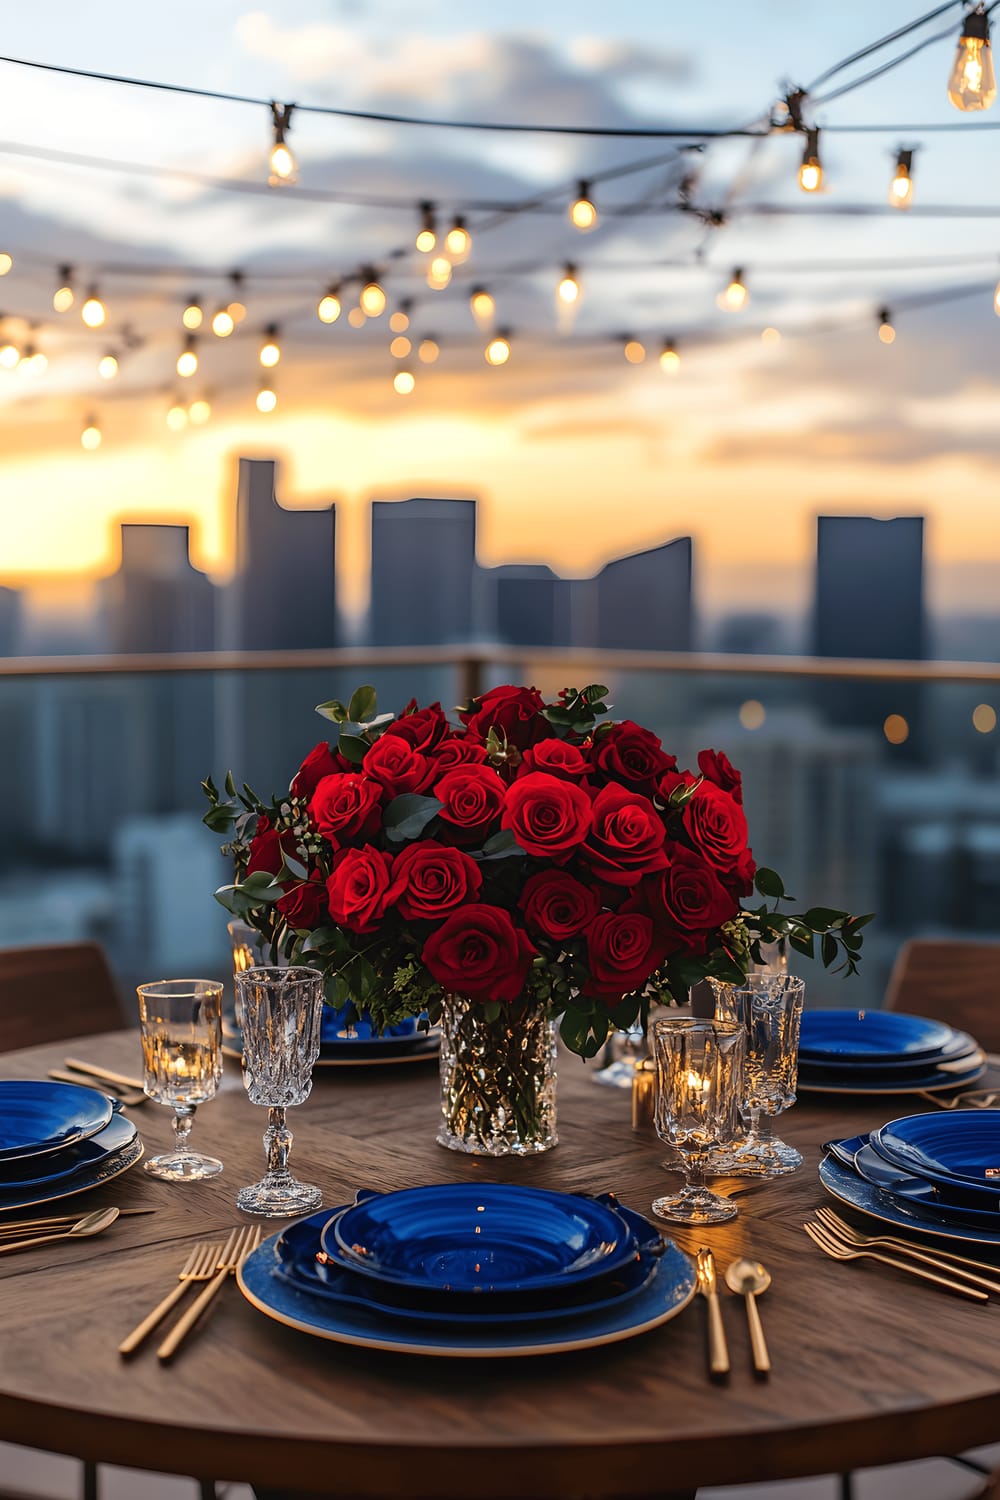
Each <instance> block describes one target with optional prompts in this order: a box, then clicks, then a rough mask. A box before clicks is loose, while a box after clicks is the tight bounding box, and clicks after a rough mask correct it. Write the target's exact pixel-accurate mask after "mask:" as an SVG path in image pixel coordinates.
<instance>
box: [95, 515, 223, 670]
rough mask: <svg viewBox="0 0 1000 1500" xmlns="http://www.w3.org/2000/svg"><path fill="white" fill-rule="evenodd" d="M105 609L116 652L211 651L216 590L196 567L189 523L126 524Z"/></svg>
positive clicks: (105, 596) (105, 584)
mask: <svg viewBox="0 0 1000 1500" xmlns="http://www.w3.org/2000/svg"><path fill="white" fill-rule="evenodd" d="M121 544H122V552H121V563H120V565H119V568H118V571H117V572H116V573H112V575H111V577H110V578H107V579H105V580H104V582H103V584H102V587H101V608H102V612H103V614H104V623H105V631H106V637H107V642H108V649H109V650H110V651H112V652H128V653H131V652H145V651H211V649H212V647H213V646H214V644H215V588H214V586H213V584H212V583H211V581H210V580H209V579H208V578H206V576H205V574H204V573H199V572H198V570H197V569H196V568H193V567H192V566H191V561H190V557H189V553H188V547H189V531H188V528H187V527H186V526H161V525H147V524H145V523H137V522H125V523H123V525H122V527H121Z"/></svg>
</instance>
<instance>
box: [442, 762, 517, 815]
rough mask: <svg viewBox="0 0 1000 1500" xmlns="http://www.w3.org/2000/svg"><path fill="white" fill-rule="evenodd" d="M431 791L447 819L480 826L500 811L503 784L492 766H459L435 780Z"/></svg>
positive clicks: (502, 798) (504, 790)
mask: <svg viewBox="0 0 1000 1500" xmlns="http://www.w3.org/2000/svg"><path fill="white" fill-rule="evenodd" d="M434 795H435V797H437V799H438V801H439V802H440V803H441V812H440V816H441V817H442V818H443V819H444V820H445V822H446V823H453V824H454V825H455V826H456V827H457V828H465V829H481V828H484V827H485V826H486V825H487V824H488V823H492V822H493V820H494V819H495V818H496V817H498V815H499V814H500V812H501V810H502V808H503V804H504V796H505V795H506V788H505V787H504V784H503V782H502V781H501V780H500V777H499V776H498V775H497V773H496V771H494V770H493V769H492V767H491V766H460V767H459V768H458V769H457V770H455V771H447V772H446V773H445V775H444V776H442V777H441V780H440V781H437V782H435V784H434Z"/></svg>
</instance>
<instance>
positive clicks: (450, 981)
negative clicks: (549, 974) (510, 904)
mask: <svg viewBox="0 0 1000 1500" xmlns="http://www.w3.org/2000/svg"><path fill="white" fill-rule="evenodd" d="M535 951H536V950H535V948H534V946H533V944H532V943H531V942H530V940H529V938H528V935H527V933H526V932H525V931H524V928H523V927H515V926H514V923H513V921H512V920H511V916H510V913H509V912H506V911H504V910H503V908H502V907H500V906H486V905H483V904H481V903H476V902H473V903H472V904H471V905H469V906H460V907H459V909H458V911H454V912H452V914H451V916H450V917H446V918H445V920H444V921H443V922H442V924H441V926H440V927H439V928H438V929H437V931H436V932H433V933H431V935H430V937H429V938H428V939H427V941H426V943H425V944H424V949H423V955H422V956H423V960H424V963H425V964H426V965H427V967H428V969H429V970H430V972H431V973H432V974H433V976H434V978H435V979H436V980H437V982H438V984H440V985H441V986H442V988H443V989H445V990H447V991H448V992H449V993H450V994H453V995H463V996H466V997H467V998H468V999H470V1000H508V1001H513V1000H516V999H517V997H518V995H520V993H521V991H522V990H523V989H524V981H525V979H526V978H527V974H528V969H529V968H530V966H531V960H532V959H533V958H534V956H535Z"/></svg>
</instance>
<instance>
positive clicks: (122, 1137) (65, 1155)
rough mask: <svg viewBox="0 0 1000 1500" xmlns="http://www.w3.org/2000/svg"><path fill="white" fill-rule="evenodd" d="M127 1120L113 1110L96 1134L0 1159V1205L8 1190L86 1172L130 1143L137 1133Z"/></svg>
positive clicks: (11, 1190) (18, 1189) (15, 1190)
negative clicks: (47, 1150)
mask: <svg viewBox="0 0 1000 1500" xmlns="http://www.w3.org/2000/svg"><path fill="white" fill-rule="evenodd" d="M138 1133H139V1132H138V1131H137V1129H136V1127H135V1125H134V1124H133V1123H132V1121H131V1120H128V1119H126V1117H125V1116H124V1115H121V1114H114V1115H112V1117H111V1123H110V1124H109V1125H105V1127H104V1129H103V1130H99V1131H98V1132H97V1134H96V1135H92V1136H88V1137H87V1139H86V1140H85V1141H77V1143H76V1145H75V1146H67V1147H66V1148H65V1149H64V1150H62V1151H53V1152H50V1153H48V1154H47V1155H45V1156H25V1157H21V1158H19V1159H18V1160H16V1161H0V1207H2V1206H3V1204H4V1200H5V1198H6V1196H7V1194H8V1193H10V1192H14V1193H19V1192H21V1191H22V1189H24V1188H28V1187H37V1186H39V1185H40V1184H42V1183H47V1182H58V1181H59V1180H60V1178H64V1177H73V1176H74V1175H75V1174H76V1173H77V1172H86V1171H87V1170H89V1169H90V1168H91V1167H95V1166H98V1165H99V1164H100V1163H101V1162H102V1161H105V1160H106V1159H107V1158H108V1157H109V1156H113V1155H114V1153H115V1152H116V1151H121V1150H122V1148H123V1147H125V1146H130V1145H131V1144H132V1142H133V1141H134V1140H135V1138H136V1136H137V1135H138Z"/></svg>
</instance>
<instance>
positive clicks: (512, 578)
mask: <svg viewBox="0 0 1000 1500" xmlns="http://www.w3.org/2000/svg"><path fill="white" fill-rule="evenodd" d="M479 585H480V608H481V620H482V625H481V630H480V633H481V634H482V635H483V636H485V637H486V639H488V640H491V641H493V640H495V641H499V642H501V643H502V644H504V645H510V646H570V645H572V644H573V643H574V641H573V623H574V622H573V603H574V597H573V596H574V591H578V590H579V588H580V581H579V580H576V579H573V580H570V579H568V578H560V577H559V576H558V574H556V573H553V571H552V569H551V568H548V567H545V565H544V564H541V563H539V564H529V563H524V564H521V563H509V564H504V565H503V566H502V567H499V568H481V569H480V570H479Z"/></svg>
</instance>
